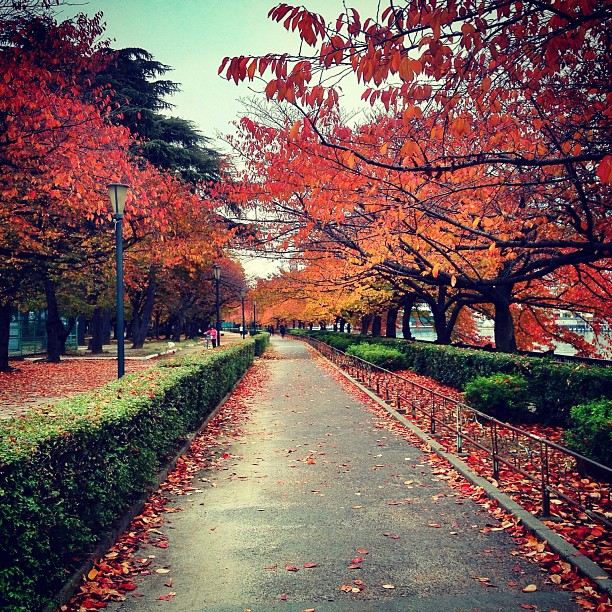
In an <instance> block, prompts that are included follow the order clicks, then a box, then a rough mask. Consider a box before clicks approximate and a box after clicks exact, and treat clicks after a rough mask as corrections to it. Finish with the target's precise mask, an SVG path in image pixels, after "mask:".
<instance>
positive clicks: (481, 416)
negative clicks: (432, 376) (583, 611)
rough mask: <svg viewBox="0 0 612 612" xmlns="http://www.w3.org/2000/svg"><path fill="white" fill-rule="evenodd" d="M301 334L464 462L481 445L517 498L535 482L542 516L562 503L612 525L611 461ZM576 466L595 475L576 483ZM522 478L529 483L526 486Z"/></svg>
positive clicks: (496, 475)
mask: <svg viewBox="0 0 612 612" xmlns="http://www.w3.org/2000/svg"><path fill="white" fill-rule="evenodd" d="M301 338H302V339H304V340H306V341H307V342H308V343H309V344H310V345H311V346H313V347H314V348H315V349H316V350H318V351H319V352H320V353H321V354H322V355H323V356H324V357H326V358H327V359H329V360H330V361H331V362H332V363H334V364H335V365H337V366H338V367H340V368H341V369H342V370H344V371H346V372H347V373H348V374H349V375H350V376H351V377H352V378H354V379H355V380H357V381H358V382H360V383H361V384H362V385H364V386H365V387H367V388H368V389H370V390H371V391H372V392H374V393H375V394H376V395H377V396H379V397H380V398H381V399H383V400H385V401H386V402H387V403H389V404H390V405H391V406H393V407H394V408H395V409H396V410H397V411H398V412H400V413H404V414H406V415H407V416H408V417H409V418H410V419H411V420H413V421H414V422H415V424H416V425H417V426H419V427H420V428H421V429H426V430H427V431H428V433H429V434H430V435H432V436H436V438H437V439H439V441H440V442H441V443H443V444H445V445H446V447H447V450H448V451H449V452H454V453H456V454H459V455H466V456H467V457H468V463H469V455H470V453H471V451H475V450H476V449H478V450H480V451H483V452H484V453H485V454H486V455H487V456H488V457H489V462H490V464H489V466H490V468H489V469H490V476H491V477H492V478H493V479H495V480H496V481H498V482H499V483H500V484H501V483H503V490H504V492H505V493H506V494H508V495H510V496H511V497H512V498H514V499H515V501H517V503H519V504H520V503H521V500H522V499H525V498H527V497H528V496H529V494H530V492H531V491H533V489H534V488H535V489H537V490H538V491H539V499H538V500H535V502H536V503H537V504H538V505H539V508H538V510H539V512H538V515H539V516H541V517H542V518H552V517H555V516H557V517H560V518H565V517H566V516H567V514H566V512H567V507H566V506H570V507H572V508H573V509H574V512H576V513H577V516H576V515H575V517H576V518H579V519H582V520H584V519H591V520H593V521H597V522H598V523H600V524H603V525H605V526H606V527H608V528H612V521H611V520H610V519H609V518H608V517H607V516H606V513H608V516H610V512H611V511H612V503H611V494H612V492H611V483H612V468H610V467H607V466H605V465H602V464H600V463H597V462H595V461H593V460H591V459H588V458H587V457H584V456H582V455H580V454H578V453H576V452H574V451H572V450H571V449H569V448H566V447H564V446H562V445H560V444H557V443H556V442H553V441H552V440H549V439H547V438H543V437H540V436H537V435H535V434H532V433H530V432H528V431H525V430H523V429H520V428H518V427H515V426H513V425H510V424H508V423H505V422H503V421H499V420H497V419H495V418H494V417H491V416H489V415H487V414H485V413H482V412H479V411H478V410H475V409H473V408H470V406H468V405H467V404H465V403H463V402H461V401H459V400H457V399H455V398H452V397H449V396H446V395H444V394H442V393H439V392H437V391H434V390H433V389H429V388H427V387H424V386H423V385H420V384H418V383H416V382H414V381H411V380H408V379H407V378H405V377H403V376H401V375H399V374H395V373H394V372H391V371H389V370H385V369H384V368H381V367H379V366H376V365H374V364H371V363H369V362H367V361H364V360H363V359H360V358H359V357H355V356H353V355H347V354H346V353H343V352H342V351H339V350H337V349H334V348H333V347H331V346H329V345H327V344H325V343H323V342H321V341H319V340H316V339H314V338H309V337H307V336H302V337H301ZM453 447H454V448H453ZM551 466H554V469H552V468H551ZM578 467H580V469H581V470H584V469H587V470H589V471H595V472H596V473H598V474H601V475H602V478H601V480H594V479H590V480H589V486H588V487H587V488H583V487H578V486H576V483H580V482H581V480H582V476H581V474H580V473H579V472H578V471H577V469H578ZM525 481H527V482H528V483H533V484H532V485H531V486H526V482H525ZM581 484H584V483H581ZM533 485H535V487H534V486H533ZM564 515H565V516H564Z"/></svg>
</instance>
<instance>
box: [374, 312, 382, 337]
mask: <svg viewBox="0 0 612 612" xmlns="http://www.w3.org/2000/svg"><path fill="white" fill-rule="evenodd" d="M381 335H382V317H381V316H380V315H374V318H373V319H372V338H380V336H381Z"/></svg>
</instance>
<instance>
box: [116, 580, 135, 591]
mask: <svg viewBox="0 0 612 612" xmlns="http://www.w3.org/2000/svg"><path fill="white" fill-rule="evenodd" d="M118 588H120V589H121V590H123V591H134V590H136V585H135V584H134V583H133V582H122V583H121V584H120V585H119V587H118Z"/></svg>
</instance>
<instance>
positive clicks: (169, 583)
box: [164, 578, 172, 587]
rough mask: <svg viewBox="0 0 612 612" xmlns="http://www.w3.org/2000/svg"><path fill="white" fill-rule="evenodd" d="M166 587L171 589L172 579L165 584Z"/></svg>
mask: <svg viewBox="0 0 612 612" xmlns="http://www.w3.org/2000/svg"><path fill="white" fill-rule="evenodd" d="M164 586H167V587H171V586H172V578H170V580H168V582H164Z"/></svg>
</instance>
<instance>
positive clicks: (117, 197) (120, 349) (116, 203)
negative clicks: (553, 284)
mask: <svg viewBox="0 0 612 612" xmlns="http://www.w3.org/2000/svg"><path fill="white" fill-rule="evenodd" d="M128 189H129V185H124V184H123V183H110V184H109V185H108V197H109V199H110V202H111V206H112V209H113V219H114V220H115V245H116V248H115V251H116V258H117V259H116V266H117V378H121V377H122V376H123V374H124V373H125V347H124V344H123V341H124V335H125V332H124V325H123V207H124V206H125V198H126V196H127V191H128Z"/></svg>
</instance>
